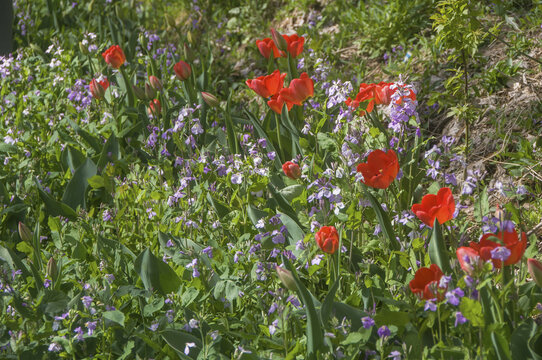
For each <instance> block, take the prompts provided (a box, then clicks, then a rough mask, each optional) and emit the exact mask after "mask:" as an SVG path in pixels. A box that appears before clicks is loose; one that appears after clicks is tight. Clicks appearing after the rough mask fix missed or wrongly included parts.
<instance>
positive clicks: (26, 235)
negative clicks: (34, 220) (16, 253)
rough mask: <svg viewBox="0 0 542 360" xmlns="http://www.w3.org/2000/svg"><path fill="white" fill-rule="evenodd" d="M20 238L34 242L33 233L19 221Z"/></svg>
mask: <svg viewBox="0 0 542 360" xmlns="http://www.w3.org/2000/svg"><path fill="white" fill-rule="evenodd" d="M19 237H20V238H21V240H22V241H26V242H28V243H30V242H32V233H31V232H30V229H29V228H28V226H26V225H25V224H23V223H22V222H20V221H19Z"/></svg>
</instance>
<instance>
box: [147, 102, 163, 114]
mask: <svg viewBox="0 0 542 360" xmlns="http://www.w3.org/2000/svg"><path fill="white" fill-rule="evenodd" d="M161 112H162V104H160V100H158V99H153V100H151V102H150V103H149V113H151V114H152V115H155V116H158V115H160V113H161Z"/></svg>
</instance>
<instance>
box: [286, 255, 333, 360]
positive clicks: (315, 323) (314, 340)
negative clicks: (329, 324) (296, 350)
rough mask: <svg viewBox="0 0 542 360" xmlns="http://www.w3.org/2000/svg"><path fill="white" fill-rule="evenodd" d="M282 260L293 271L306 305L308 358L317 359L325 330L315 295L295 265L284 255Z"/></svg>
mask: <svg viewBox="0 0 542 360" xmlns="http://www.w3.org/2000/svg"><path fill="white" fill-rule="evenodd" d="M282 261H283V262H284V264H285V265H286V268H287V269H288V270H290V271H291V273H292V276H293V278H294V281H295V283H296V285H297V290H298V294H299V297H300V299H301V301H302V302H303V304H304V305H305V307H306V312H307V359H311V360H312V359H316V356H317V352H318V351H319V350H321V349H323V348H324V342H323V338H324V332H323V330H322V326H321V324H320V319H319V317H318V314H317V312H316V308H315V306H314V301H313V295H312V294H311V293H310V292H309V290H307V288H306V287H305V285H303V283H302V282H301V280H300V279H299V277H298V275H297V271H296V270H295V267H294V266H293V265H292V263H291V262H290V260H288V258H286V257H285V256H284V255H283V256H282Z"/></svg>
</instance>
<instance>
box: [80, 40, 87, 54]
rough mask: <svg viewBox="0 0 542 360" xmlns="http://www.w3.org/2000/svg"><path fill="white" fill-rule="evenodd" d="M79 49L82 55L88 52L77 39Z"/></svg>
mask: <svg viewBox="0 0 542 360" xmlns="http://www.w3.org/2000/svg"><path fill="white" fill-rule="evenodd" d="M79 51H81V53H82V54H83V55H88V54H89V52H88V48H87V47H86V46H85V45H83V43H82V42H81V41H79Z"/></svg>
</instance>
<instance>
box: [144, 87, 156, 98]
mask: <svg viewBox="0 0 542 360" xmlns="http://www.w3.org/2000/svg"><path fill="white" fill-rule="evenodd" d="M145 95H146V96H147V98H148V99H152V98H154V97H155V96H156V91H154V89H153V88H152V86H150V85H149V84H145Z"/></svg>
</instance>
